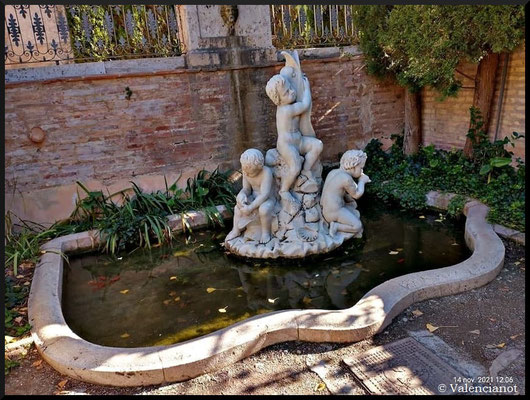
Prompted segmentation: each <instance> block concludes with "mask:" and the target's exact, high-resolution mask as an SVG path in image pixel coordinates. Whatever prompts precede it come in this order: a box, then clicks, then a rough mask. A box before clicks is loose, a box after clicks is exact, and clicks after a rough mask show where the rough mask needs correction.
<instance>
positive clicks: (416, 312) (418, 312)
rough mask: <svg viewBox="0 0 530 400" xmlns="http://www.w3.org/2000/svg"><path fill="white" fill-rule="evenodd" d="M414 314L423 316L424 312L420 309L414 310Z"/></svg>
mask: <svg viewBox="0 0 530 400" xmlns="http://www.w3.org/2000/svg"><path fill="white" fill-rule="evenodd" d="M412 315H414V316H415V317H421V316H422V315H423V313H422V312H421V311H420V310H414V311H412Z"/></svg>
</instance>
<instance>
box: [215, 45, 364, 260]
mask: <svg viewBox="0 0 530 400" xmlns="http://www.w3.org/2000/svg"><path fill="white" fill-rule="evenodd" d="M282 54H283V55H284V56H285V58H286V65H285V67H283V68H282V69H281V70H280V73H279V74H278V75H275V76H273V77H272V78H271V79H270V80H269V81H268V82H267V86H266V88H265V91H266V93H267V95H268V96H269V98H270V99H271V100H272V101H273V102H274V104H276V106H277V110H276V128H277V131H278V139H277V143H276V148H274V149H269V150H268V151H267V152H266V155H265V157H263V154H262V153H261V151H259V150H257V149H249V150H246V151H245V152H244V153H243V154H242V155H241V160H240V161H241V167H242V171H243V189H242V190H241V191H240V192H239V194H238V195H237V204H236V206H235V209H234V227H233V229H232V230H231V231H230V233H229V234H228V235H227V236H226V238H225V242H224V245H225V248H226V249H227V250H229V251H230V252H232V253H234V254H238V255H240V256H245V257H256V258H276V257H287V258H300V257H305V256H306V255H310V254H319V253H325V252H328V251H331V250H333V249H335V248H336V247H338V246H340V245H341V244H342V243H343V242H344V240H347V239H349V238H351V237H353V236H355V237H361V235H362V223H361V221H360V215H359V212H358V211H357V210H356V203H355V200H354V199H358V198H359V197H361V196H362V194H363V193H364V185H365V183H367V182H369V181H370V180H369V179H368V177H367V176H366V175H364V174H363V173H362V168H363V166H364V163H365V162H366V154H365V153H364V152H362V151H360V150H350V151H347V152H346V153H345V154H344V156H343V157H342V159H341V168H340V169H337V170H334V171H331V172H330V174H329V176H328V178H327V179H326V182H325V184H324V191H323V193H322V200H321V196H320V193H321V188H322V164H321V163H320V154H321V153H322V149H323V145H322V142H321V141H320V140H319V139H318V138H317V137H316V135H315V131H314V129H313V126H312V125H311V88H310V85H309V80H308V79H307V77H306V76H305V75H304V74H303V73H302V70H301V68H300V61H299V59H298V53H297V52H296V51H294V52H292V53H290V52H286V51H283V52H282ZM353 178H356V179H358V182H359V183H358V184H356V183H355V181H354V180H353ZM278 200H279V201H278Z"/></svg>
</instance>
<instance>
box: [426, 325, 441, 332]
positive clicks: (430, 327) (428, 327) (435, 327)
mask: <svg viewBox="0 0 530 400" xmlns="http://www.w3.org/2000/svg"><path fill="white" fill-rule="evenodd" d="M425 326H426V327H427V329H428V330H429V332H431V333H433V332H434V331H436V330H437V329H438V327H437V326H434V325H431V324H426V325H425Z"/></svg>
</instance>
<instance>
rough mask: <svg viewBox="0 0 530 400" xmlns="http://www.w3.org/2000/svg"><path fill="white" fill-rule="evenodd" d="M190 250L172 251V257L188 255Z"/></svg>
mask: <svg viewBox="0 0 530 400" xmlns="http://www.w3.org/2000/svg"><path fill="white" fill-rule="evenodd" d="M191 252H192V250H180V251H176V252H174V253H173V256H174V257H183V256H189V255H190V254H191Z"/></svg>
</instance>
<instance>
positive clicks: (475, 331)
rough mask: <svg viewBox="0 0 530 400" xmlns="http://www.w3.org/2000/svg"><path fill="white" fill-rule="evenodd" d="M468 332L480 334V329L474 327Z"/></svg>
mask: <svg viewBox="0 0 530 400" xmlns="http://www.w3.org/2000/svg"><path fill="white" fill-rule="evenodd" d="M469 333H474V334H475V335H480V330H478V329H475V330H474V331H469Z"/></svg>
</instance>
